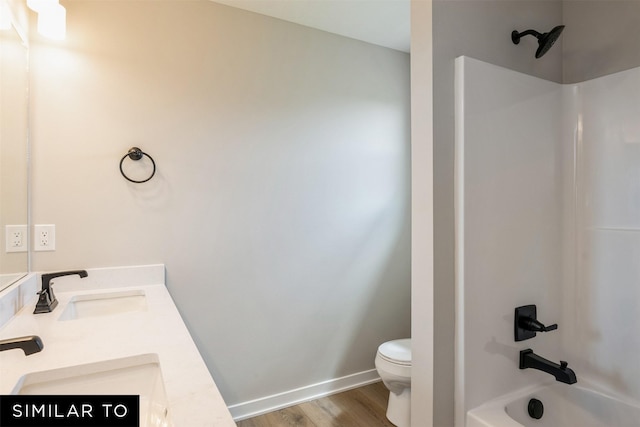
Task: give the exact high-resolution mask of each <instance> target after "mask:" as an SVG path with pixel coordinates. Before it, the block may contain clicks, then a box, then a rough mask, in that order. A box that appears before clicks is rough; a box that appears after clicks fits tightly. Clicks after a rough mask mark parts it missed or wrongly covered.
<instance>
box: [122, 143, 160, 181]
mask: <svg viewBox="0 0 640 427" xmlns="http://www.w3.org/2000/svg"><path fill="white" fill-rule="evenodd" d="M143 156H147V157H148V158H149V160H151V164H153V172H151V175H149V178H147V179H143V180H140V181H137V180H135V179H131V178H129V177H128V176H127V175H126V174H125V173H124V171H123V170H122V163H123V162H124V159H126V158H127V157H129V158H130V159H131V160H135V161H138V160H140V159H142V157H143ZM120 173H121V174H122V176H124V178H125V179H126V180H127V181H130V182H133V183H136V184H142V183H143V182H147V181H149V180H150V179H151V178H153V176H154V175H155V174H156V162H154V161H153V157H151V156H150V155H148V154H147V153H145V152H144V151H142V150H141V149H139V148H138V147H131V148H130V149H129V151H128V152H127V154H125V155H124V157H122V159H121V160H120Z"/></svg>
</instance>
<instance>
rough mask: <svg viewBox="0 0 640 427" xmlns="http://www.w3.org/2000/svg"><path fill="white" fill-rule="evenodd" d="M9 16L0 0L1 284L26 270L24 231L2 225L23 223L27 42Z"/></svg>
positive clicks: (25, 216) (25, 202)
mask: <svg viewBox="0 0 640 427" xmlns="http://www.w3.org/2000/svg"><path fill="white" fill-rule="evenodd" d="M14 17H15V14H13V13H11V12H10V8H9V5H8V3H7V2H5V1H3V0H0V18H2V19H0V230H1V231H0V235H1V236H2V240H0V244H1V246H0V290H2V289H4V288H6V287H7V286H9V285H10V284H11V283H13V282H15V281H16V280H18V279H20V278H21V277H23V276H24V275H25V274H26V273H27V272H28V271H29V255H28V252H27V251H26V249H27V247H28V236H25V235H23V234H26V233H24V232H23V233H21V236H22V237H19V240H20V242H12V241H11V237H12V236H11V233H7V228H6V226H7V225H22V226H26V225H27V224H28V184H27V180H28V114H29V110H28V108H29V101H28V86H29V77H28V66H29V62H28V43H27V40H26V38H25V37H23V36H22V34H24V32H23V31H21V30H20V28H21V27H20V26H19V25H18V23H17V20H16V19H13V18H14ZM8 18H10V19H8ZM3 20H4V22H5V23H6V25H1V24H2V22H1V21H3ZM9 20H10V21H11V25H8V24H9ZM4 27H7V28H4ZM25 230H26V227H25ZM20 243H21V245H20ZM7 244H9V246H8V245H7ZM12 244H13V245H16V246H18V245H20V246H19V247H18V249H20V250H21V251H19V252H10V251H7V249H8V248H9V247H10V246H11V245H12Z"/></svg>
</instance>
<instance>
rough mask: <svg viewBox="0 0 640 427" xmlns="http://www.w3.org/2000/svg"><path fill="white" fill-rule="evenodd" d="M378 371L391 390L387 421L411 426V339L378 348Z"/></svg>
mask: <svg viewBox="0 0 640 427" xmlns="http://www.w3.org/2000/svg"><path fill="white" fill-rule="evenodd" d="M375 364H376V369H377V371H378V375H380V378H381V379H382V382H383V383H384V385H385V387H387V389H389V404H388V405H387V419H388V420H389V421H391V422H392V423H393V424H394V425H395V426H397V427H410V426H411V339H401V340H393V341H388V342H385V343H384V344H382V345H380V347H378V353H377V354H376V361H375Z"/></svg>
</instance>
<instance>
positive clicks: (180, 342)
mask: <svg viewBox="0 0 640 427" xmlns="http://www.w3.org/2000/svg"><path fill="white" fill-rule="evenodd" d="M152 267H154V268H153V269H150V270H149V271H148V272H151V273H152V274H151V275H148V276H145V275H144V274H142V275H143V276H145V277H144V278H143V279H141V280H140V279H138V278H135V277H134V276H135V274H134V275H133V277H132V276H131V275H127V274H126V272H124V273H122V272H118V271H116V272H115V273H114V271H113V269H94V270H87V271H88V273H89V277H88V278H87V279H80V278H79V277H78V276H67V277H64V278H60V279H54V281H55V286H54V287H53V289H54V292H55V295H56V297H57V299H58V301H59V305H58V307H57V308H56V309H55V310H54V311H53V312H51V313H45V314H37V315H34V314H33V310H34V307H35V304H36V300H37V298H33V299H31V300H29V301H28V302H25V305H24V307H22V309H21V310H20V311H18V312H17V313H16V314H15V316H14V317H13V318H12V319H11V320H10V321H9V322H7V323H6V324H5V325H4V326H3V327H2V328H1V329H0V339H7V338H14V337H19V336H25V335H38V336H39V337H40V338H41V339H42V341H43V343H44V349H43V350H42V351H41V352H39V353H35V354H33V355H30V356H25V355H24V353H23V352H22V351H21V350H10V351H3V352H0V394H10V393H11V392H12V390H13V388H14V387H15V385H16V384H17V383H18V381H19V380H20V378H21V377H22V376H23V375H25V374H27V373H31V372H39V371H46V370H50V369H54V368H62V367H68V366H73V365H79V364H87V363H93V362H100V361H105V360H110V359H117V358H123V357H129V356H135V355H139V354H148V353H155V354H157V355H158V358H159V361H160V367H161V370H162V376H163V379H164V384H165V391H166V393H167V398H168V402H169V413H170V415H171V420H172V422H173V425H174V426H176V427H181V426H184V427H196V426H211V427H218V426H220V427H226V426H235V425H236V424H235V423H234V421H233V419H232V417H231V414H230V413H229V410H228V409H227V406H226V404H225V402H224V400H223V399H222V396H221V395H220V392H219V391H218V388H217V387H216V384H215V382H214V381H213V379H212V377H211V375H210V373H209V371H208V369H207V367H206V365H205V364H204V361H203V360H202V357H201V356H200V353H199V352H198V350H197V348H196V346H195V343H194V342H193V340H192V338H191V336H190V334H189V331H188V330H187V328H186V326H185V324H184V322H183V320H182V318H181V316H180V314H179V313H178V310H177V308H176V306H175V304H174V302H173V300H172V299H171V296H170V295H169V292H168V290H167V288H166V287H165V285H164V266H152ZM160 268H161V271H160V270H159V269H160ZM128 269H129V270H132V271H134V273H140V271H139V270H135V268H128ZM127 277H129V278H127ZM153 282H158V283H153ZM127 290H142V291H144V293H145V296H146V309H145V310H142V311H131V312H125V313H119V314H111V315H103V316H94V317H85V318H82V319H76V320H59V318H60V316H61V315H62V313H63V312H64V310H65V307H66V306H67V304H68V303H69V301H70V300H71V298H72V297H74V296H76V295H87V294H95V293H97V292H122V291H127Z"/></svg>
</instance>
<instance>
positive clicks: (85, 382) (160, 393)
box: [11, 354, 173, 427]
mask: <svg viewBox="0 0 640 427" xmlns="http://www.w3.org/2000/svg"><path fill="white" fill-rule="evenodd" d="M11 393H12V394H27V395H59V394H60V395H64V394H70V395H118V394H137V395H139V396H140V426H141V427H170V426H173V424H172V422H171V420H170V416H169V408H168V401H167V396H166V393H165V389H164V382H163V380H162V371H161V369H160V362H159V360H158V355H156V354H141V355H137V356H131V357H126V358H123V359H112V360H105V361H103V362H96V363H89V364H86V365H76V366H70V367H67V368H59V369H52V370H49V371H41V372H33V373H30V374H26V375H23V376H22V377H21V378H20V380H19V381H18V383H17V384H16V386H15V387H14V388H13V391H12V392H11Z"/></svg>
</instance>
